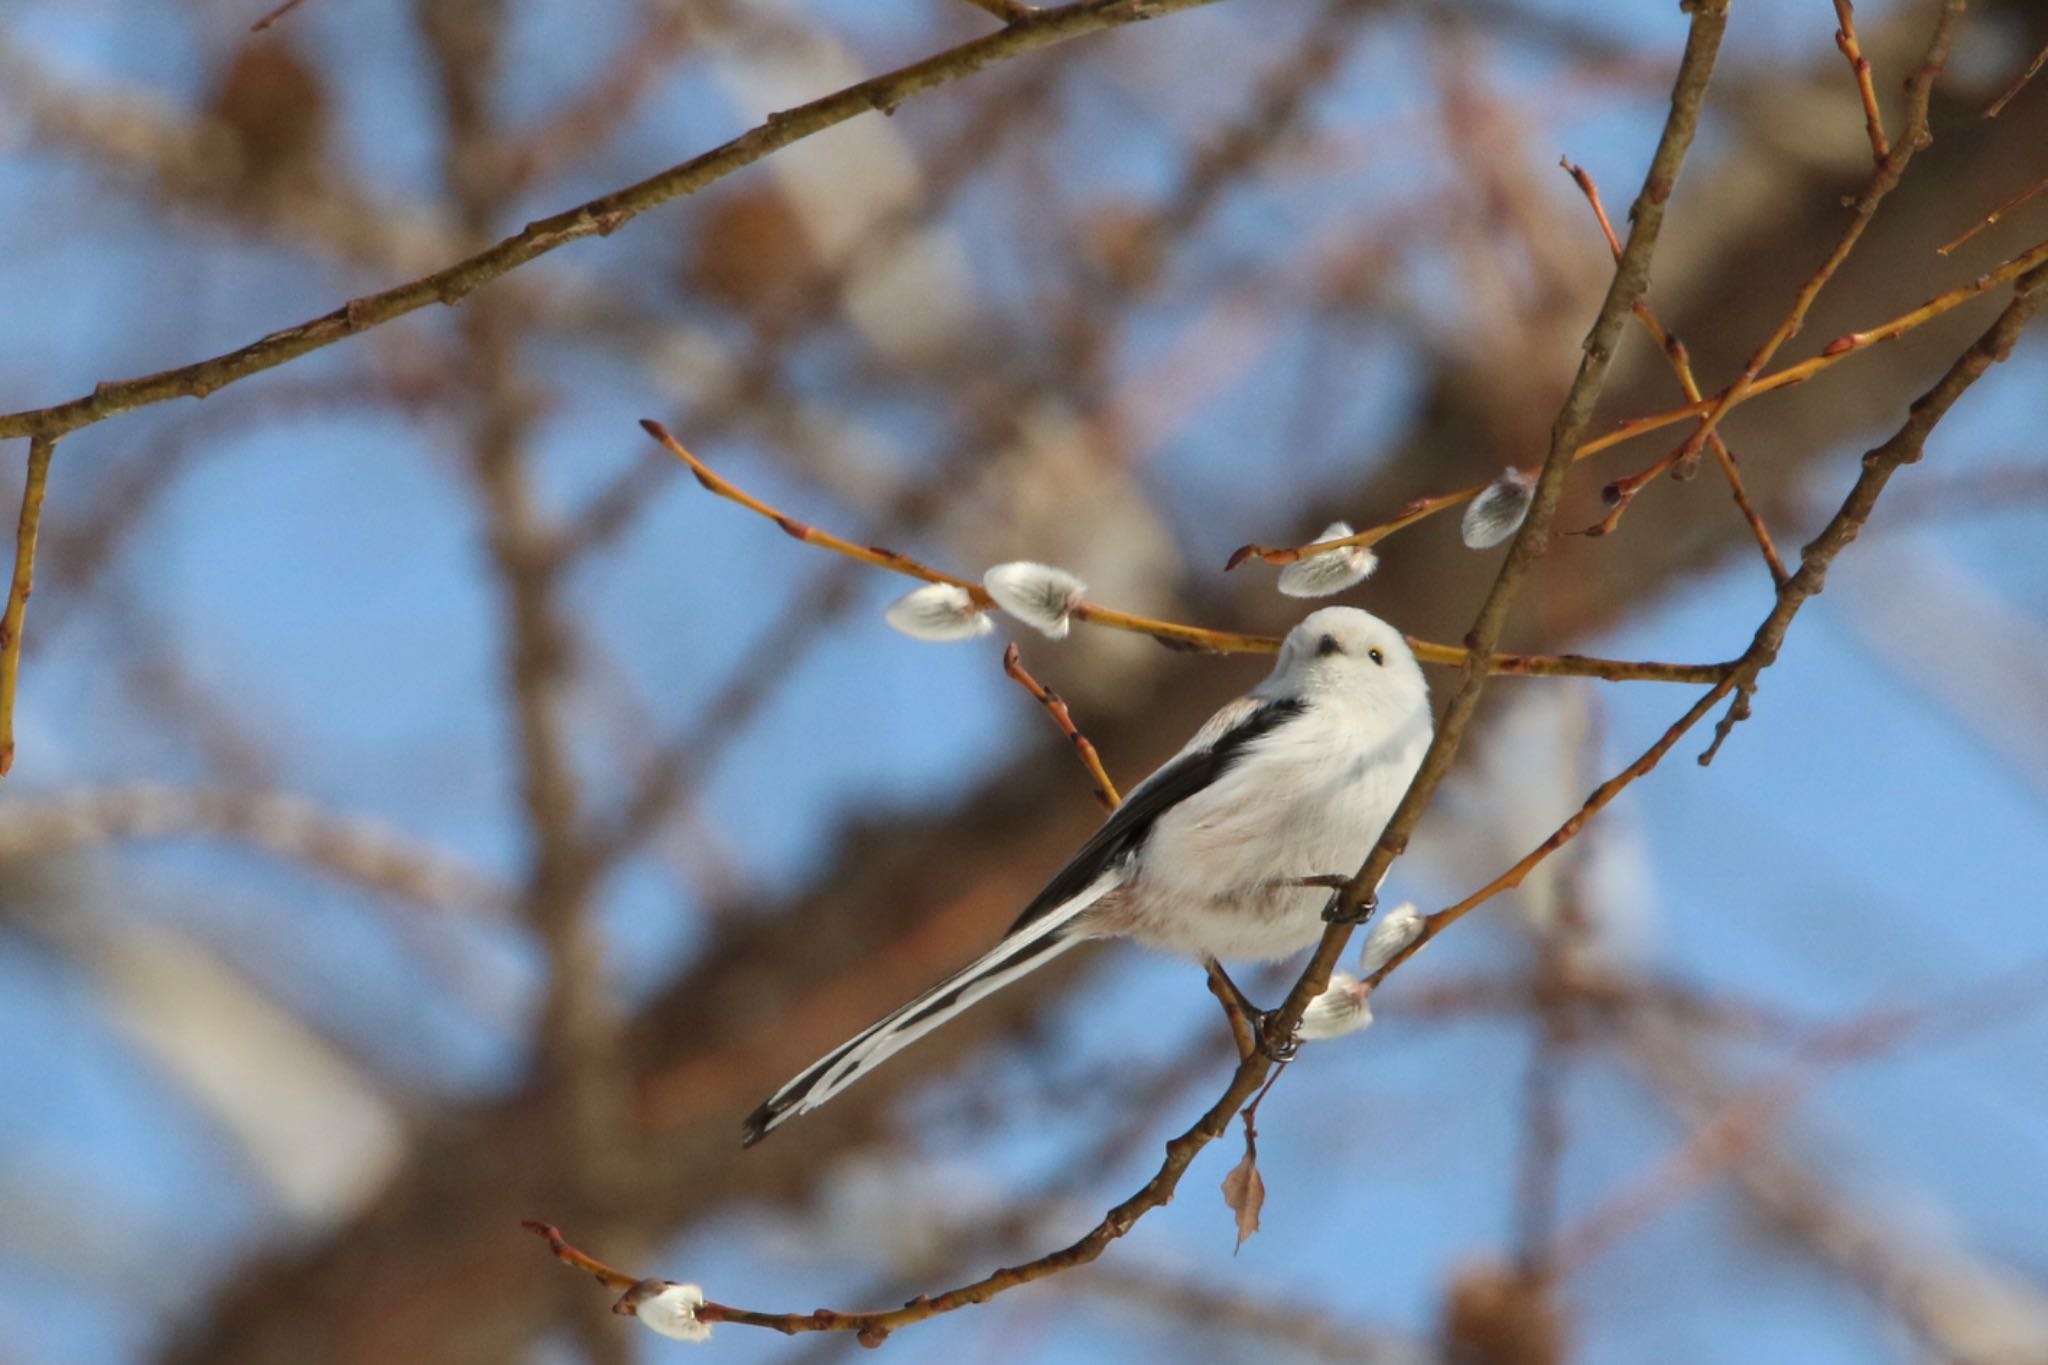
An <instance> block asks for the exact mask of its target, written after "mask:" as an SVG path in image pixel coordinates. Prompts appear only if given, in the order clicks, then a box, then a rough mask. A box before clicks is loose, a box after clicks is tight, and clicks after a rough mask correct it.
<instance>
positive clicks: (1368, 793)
mask: <svg viewBox="0 0 2048 1365" xmlns="http://www.w3.org/2000/svg"><path fill="white" fill-rule="evenodd" d="M1431 729H1432V718H1431V715H1430V709H1429V689H1428V685H1427V684H1426V683H1425V682H1424V681H1423V678H1422V670H1421V669H1420V668H1419V667H1417V666H1416V663H1415V656H1414V655H1413V654H1411V653H1409V651H1408V645H1407V643H1406V642H1405V641H1404V640H1403V639H1402V638H1401V633H1400V632H1399V631H1397V630H1395V629H1394V628H1393V627H1392V626H1389V625H1388V624H1387V623H1386V622H1384V621H1382V620H1380V619H1379V618H1378V617H1376V616H1372V615H1370V614H1368V613H1366V612H1363V611H1360V610H1358V609H1357V608H1355V607H1325V608H1323V609H1322V610H1320V611H1317V612H1313V613H1311V614H1310V615H1309V616H1308V617H1306V618H1305V619H1303V621H1302V622H1301V623H1300V624H1299V625H1297V626H1296V627H1295V628H1294V629H1293V630H1291V631H1289V632H1288V633H1287V639H1286V640H1285V641H1284V642H1282V644H1281V646H1280V656H1279V658H1278V659H1277V660H1276V661H1275V662H1274V665H1273V671H1272V672H1271V673H1270V674H1268V675H1267V676H1266V679H1265V681H1264V682H1262V683H1260V684H1259V685H1258V686H1257V687H1255V688H1253V689H1252V691H1251V692H1250V693H1249V694H1247V695H1246V696H1243V697H1240V698H1238V699H1237V700H1236V701H1233V702H1231V703H1229V704H1228V705H1226V706H1224V707H1223V709H1222V710H1220V711H1218V712H1217V713H1216V714H1215V715H1214V716H1212V717H1210V718H1209V722H1208V724H1206V725H1204V726H1203V727H1202V728H1201V729H1200V730H1198V731H1196V732H1195V737H1194V738H1193V739H1191V740H1189V741H1188V742H1187V745H1186V747H1184V748H1183V749H1182V750H1181V751H1180V752H1179V753H1178V754H1176V755H1174V757H1173V758H1172V759H1171V760H1170V761H1169V762H1167V763H1166V764H1165V766H1163V767H1161V768H1160V769H1159V770H1158V771H1157V772H1154V773H1153V774H1152V775H1151V776H1150V777H1147V778H1146V779H1145V780H1144V781H1143V782H1140V783H1139V784H1138V785H1137V786H1135V787H1133V788H1132V789H1131V791H1130V793H1129V794H1128V795H1127V796H1126V797H1125V798H1124V801H1123V804H1122V805H1120V806H1118V807H1117V808H1116V810H1115V811H1113V812H1112V813H1111V814H1110V817H1109V819H1108V821H1107V822H1105V823H1104V824H1103V826H1102V828H1101V829H1099V830H1097V831H1096V832H1095V835H1094V837H1093V838H1091V839H1090V840H1089V841H1088V842H1087V843H1086V844H1085V845H1083V846H1082V848H1081V851H1080V852H1079V853H1077V854H1076V855H1074V859H1073V861H1072V862H1070V863H1068V864H1067V866H1066V867H1065V868H1064V869H1063V870H1062V871H1061V872H1060V874H1059V875H1058V876H1056V877H1054V878H1053V879H1052V881H1051V883H1050V884H1048V885H1047V886H1046V888H1045V890H1043V891H1041V892H1039V894H1038V896H1037V898H1036V899H1035V900H1033V901H1032V902H1031V904H1030V905H1028V906H1026V907H1025V909H1024V913H1023V914H1022V915H1020V916H1018V918H1017V922H1016V923H1015V924H1012V925H1011V926H1010V930H1009V932H1008V933H1007V934H1005V935H1003V938H1002V941H1001V942H999V943H998V944H996V946H995V947H994V948H992V949H990V950H989V951H988V952H987V953H984V954H983V955H982V956H981V957H980V958H978V959H976V960H975V961H974V962H973V963H971V964H970V965H968V966H967V967H964V968H962V969H961V970H960V971H958V972H955V973H954V974H953V975H952V976H950V977H947V978H946V979H945V980H944V981H942V982H940V983H939V984H938V985H936V986H934V987H932V988H931V989H930V990H928V991H926V992H925V993H924V994H923V995H920V996H919V997H918V998H917V999H915V1000H913V1001H911V1002H910V1003H909V1004H907V1005H905V1006H903V1007H902V1008H901V1009H899V1010H897V1011H895V1012H894V1013H893V1014H890V1015H888V1016H887V1017H886V1018H883V1019H882V1020H880V1021H878V1022H877V1023H875V1024H873V1025H872V1026H870V1027H869V1028H866V1029H863V1030H862V1031H861V1032H860V1033H858V1034H856V1035H854V1036H853V1037H852V1038H850V1039H848V1040H847V1041H846V1042H844V1043H842V1044H840V1045H839V1046H838V1047H836V1048H834V1049H833V1050H832V1051H830V1052H828V1053H826V1054H825V1055H824V1056H823V1057H821V1058H819V1059H818V1060H817V1061H816V1062H814V1063H812V1064H811V1065H810V1066H808V1067H806V1068H805V1069H804V1070H803V1071H802V1072H801V1073H799V1074H798V1075H797V1076H796V1077H795V1078H794V1079H792V1080H791V1081H790V1082H789V1083H788V1084H787V1085H784V1086H783V1087H782V1088H781V1089H780V1090H778V1091H776V1092H775V1093H774V1094H773V1095H771V1096H770V1097H769V1098H768V1099H767V1101H766V1102H765V1103H763V1104H762V1105H761V1107H760V1108H758V1109H756V1110H755V1111H754V1112H753V1113H752V1114H751V1115H749V1116H748V1118H747V1121H746V1124H745V1128H744V1130H743V1135H744V1141H745V1143H746V1145H748V1146H752V1145H753V1144H754V1143H756V1142H758V1141H760V1140H761V1138H762V1137H764V1136H765V1135H766V1134H768V1133H769V1132H771V1131H773V1130H774V1129H775V1128H776V1127H778V1126H779V1125H781V1124H782V1123H783V1122H784V1121H786V1120H788V1119H789V1118H791V1117H793V1116H794V1115H797V1114H802V1113H807V1112H809V1111H810V1110H812V1109H815V1108H817V1107H818V1106H819V1105H821V1104H823V1103H825V1102H826V1101H827V1100H829V1099H831V1098H832V1097H833V1096H834V1095H837V1094H838V1093H839V1092H840V1091H842V1090H844V1089H845V1088H846V1087H847V1086H849V1085H851V1084H852V1083H853V1082H854V1081H856V1080H858V1079H859V1078H860V1077H861V1076H863V1075H865V1074H867V1072H868V1071H870V1070H872V1069H873V1068H874V1067H875V1066H877V1065H879V1064H880V1063H881V1062H882V1061H884V1060H885V1059H887V1058H888V1057H890V1056H892V1055H894V1054H895V1053H896V1052H897V1051H898V1050H899V1049H901V1048H903V1047H904V1046H906V1045H907V1044H909V1043H912V1042H914V1041H916V1040H917V1039H919V1038H921V1037H923V1036H924V1035H925V1034H927V1033H929V1032H931V1031H932V1030H933V1029H935V1028H937V1027H938V1026H939V1025H941V1024H943V1023H945V1022H946V1021H947V1020H949V1019H951V1018H953V1017H954V1016H955V1015H957V1014H959V1013H961V1012H962V1011H964V1010H966V1009H967V1008H968V1007H969V1006H970V1005H972V1004H974V1003H975V1002H976V1001H978V1000H980V999H982V998H983V997H985V996H987V995H990V994H992V993H993V992H994V991H996V990H997V989H999V988H1001V987H1003V986H1006V985H1008V984H1009V983H1010V982H1012V981H1015V980H1016V979H1017V978H1018V977H1020V976H1023V975H1024V974H1025V973H1027V972H1030V971H1033V970H1035V969H1037V968H1039V967H1042V966H1044V965H1045V964H1046V963H1048V962H1050V961H1051V960H1052V959H1053V958H1055V957H1057V956H1059V955H1060V954H1061V953H1063V952H1065V951H1066V950H1067V949H1069V948H1072V947H1073V946H1075V945H1076V944H1078V943H1081V942H1083V941H1085V940H1087V939H1091V938H1107V937H1124V938H1131V939H1135V940H1137V941H1138V942H1139V943H1142V944H1144V945H1145V946H1147V947H1151V948H1158V949H1162V950H1164V951H1167V952H1173V953H1185V954H1190V955H1192V956H1194V957H1196V958H1199V959H1202V960H1205V961H1206V960H1209V959H1214V958H1251V959H1257V960H1269V959H1273V958H1279V957H1285V956H1287V955H1288V954H1290V953H1294V952H1298V951H1300V950H1301V949H1303V948H1306V947H1308V946H1309V945H1311V944H1313V943H1314V942H1316V940H1317V939H1318V938H1319V937H1321V934H1322V930H1323V926H1324V920H1323V909H1324V906H1325V905H1326V904H1327V903H1328V902H1329V900H1330V891H1329V890H1328V884H1329V883H1330V882H1331V881H1332V880H1333V879H1342V878H1345V877H1348V876H1349V875H1350V874H1351V873H1353V872H1354V871H1356V869H1357V868H1358V866H1359V864H1361V863H1362V862H1364V861H1365V856H1366V854H1367V853H1368V852H1369V851H1370V850H1371V848H1372V846H1373V844H1374V843H1375V842H1376V841H1377V840H1378V839H1379V836H1380V833H1381V831H1382V830H1383V829H1385V827H1386V823H1387V821H1388V820H1389V819H1390V818H1391V817H1392V816H1393V813H1394V807H1395V806H1396V805H1397V804H1399V802H1400V800H1401V796H1402V793H1404V792H1405V791H1407V789H1408V784H1409V782H1410V780H1411V779H1413V777H1414V776H1415V770H1416V768H1417V767H1418V766H1420V764H1421V762H1422V755H1423V751H1424V750H1425V749H1427V748H1428V747H1429V740H1430V734H1431Z"/></svg>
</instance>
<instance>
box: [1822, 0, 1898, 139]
mask: <svg viewBox="0 0 2048 1365" xmlns="http://www.w3.org/2000/svg"><path fill="white" fill-rule="evenodd" d="M1835 17H1836V19H1837V20H1838V21H1839V22H1840V23H1841V27H1840V28H1838V29H1836V30H1835V46H1836V47H1838V48H1840V49H1841V50H1842V55H1843V56H1844V57H1847V58H1848V59H1849V70H1850V72H1851V73H1852V74H1854V76H1855V77H1856V93H1857V95H1858V96H1859V97H1860V98H1861V99H1862V101H1863V123H1864V127H1865V129H1866V130H1867V131H1868V132H1869V133H1870V156H1871V159H1872V160H1874V161H1875V162H1877V164H1878V165H1880V166H1882V165H1883V164H1884V159H1885V158H1886V157H1888V156H1890V155H1891V154H1892V149H1891V144H1890V143H1888V142H1886V141H1885V137H1884V115H1883V114H1881V113H1879V112H1878V108H1877V90H1876V88H1875V87H1874V86H1872V84H1871V81H1870V59H1869V58H1868V57H1865V56H1864V55H1863V46H1862V44H1860V43H1858V42H1857V41H1856V5H1855V0H1835Z"/></svg>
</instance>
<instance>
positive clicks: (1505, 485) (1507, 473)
mask: <svg viewBox="0 0 2048 1365" xmlns="http://www.w3.org/2000/svg"><path fill="white" fill-rule="evenodd" d="M1535 496H1536V476H1535V475H1534V474H1530V473H1527V472H1525V471H1523V470H1520V469H1515V468H1513V467H1512V466H1511V467H1509V468H1507V469H1503V470H1502V471H1501V472H1500V477H1499V478H1497V479H1495V480H1494V481H1493V482H1492V483H1490V484H1488V485H1486V490H1485V491H1484V492H1482V493H1481V494H1480V495H1479V496H1478V497H1476V498H1474V499H1472V501H1471V502H1469V503H1467V504H1466V506H1465V519H1464V522H1463V523H1462V525H1461V527H1460V529H1461V530H1462V531H1463V533H1464V536H1465V544H1466V545H1467V546H1468V547H1469V548H1471V549H1474V550H1490V549H1492V548H1493V547H1494V546H1496V545H1498V544H1500V543H1501V542H1502V541H1503V540H1506V539H1507V538H1508V537H1509V536H1511V535H1513V534H1514V533H1515V532H1516V531H1518V530H1520V529H1521V526H1522V519H1523V518H1524V517H1526V516H1528V515H1529V503H1530V502H1531V501H1532V500H1533V499H1534V498H1535Z"/></svg>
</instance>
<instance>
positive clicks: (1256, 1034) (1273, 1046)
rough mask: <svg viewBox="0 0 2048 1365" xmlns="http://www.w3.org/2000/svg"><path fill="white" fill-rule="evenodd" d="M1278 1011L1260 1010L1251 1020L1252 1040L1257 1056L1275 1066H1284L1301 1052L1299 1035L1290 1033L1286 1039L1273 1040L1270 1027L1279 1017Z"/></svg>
mask: <svg viewBox="0 0 2048 1365" xmlns="http://www.w3.org/2000/svg"><path fill="white" fill-rule="evenodd" d="M1279 1013H1280V1012H1279V1011H1278V1010H1260V1011H1258V1013H1257V1014H1255V1015H1254V1016H1253V1017H1252V1019H1251V1025H1252V1038H1253V1040H1254V1042H1255V1043H1256V1045H1257V1047H1258V1049H1259V1055H1260V1056H1261V1057H1264V1058H1265V1059H1266V1060H1267V1061H1269V1062H1272V1063H1273V1064H1274V1065H1275V1066H1285V1065H1287V1064H1288V1063H1289V1062H1291V1061H1293V1060H1294V1059H1295V1057H1296V1056H1298V1055H1299V1054H1300V1052H1301V1035H1300V1034H1299V1033H1290V1034H1288V1036H1287V1037H1286V1038H1284V1039H1283V1038H1275V1037H1274V1036H1273V1029H1272V1025H1273V1022H1274V1020H1275V1019H1277V1018H1278V1017H1279Z"/></svg>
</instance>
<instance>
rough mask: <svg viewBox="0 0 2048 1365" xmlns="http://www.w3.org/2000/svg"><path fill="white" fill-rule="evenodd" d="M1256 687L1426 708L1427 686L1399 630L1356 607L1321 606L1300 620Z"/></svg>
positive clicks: (1405, 709) (1398, 708) (1395, 708)
mask: <svg viewBox="0 0 2048 1365" xmlns="http://www.w3.org/2000/svg"><path fill="white" fill-rule="evenodd" d="M1259 690H1260V691H1261V692H1263V693H1266V694H1267V695H1271V696H1297V697H1301V698H1303V699H1305V700H1308V701H1315V700H1318V699H1319V698H1322V697H1332V698H1339V697H1341V698H1349V699H1357V700H1363V701H1369V702H1371V703H1373V704H1375V707H1376V709H1377V708H1384V709H1385V710H1386V711H1388V712H1389V713H1390V714H1395V715H1401V714H1407V713H1409V712H1412V711H1415V710H1423V711H1426V710H1427V708H1428V706H1429V684H1428V683H1426V682H1425V681H1423V677H1422V669H1421V667H1420V666H1419V665H1418V664H1417V663H1416V662H1415V655H1414V654H1413V653H1411V652H1410V651H1409V649H1408V642H1407V641H1406V640H1404V639H1402V638H1401V632H1400V631H1398V630H1395V629H1394V628H1393V627H1392V626H1390V625H1388V624H1387V623H1386V622H1385V621H1382V620H1380V618H1379V617H1377V616H1374V615H1373V614H1372V613H1370V612H1365V611H1360V610H1359V609H1358V608H1356V607H1324V608H1323V609H1322V610H1320V611H1313V612H1310V613H1309V614H1308V615H1307V616H1306V617H1304V618H1302V621H1301V623H1300V624H1299V625H1297V626H1296V627H1295V628H1294V629H1293V630H1290V631H1288V632H1287V638H1286V639H1285V640H1284V641H1282V642H1281V645H1280V657H1279V659H1278V660H1277V661H1275V663H1274V665H1273V672H1272V674H1271V676H1269V677H1268V678H1267V679H1266V682H1265V684H1264V685H1263V686H1262V687H1261V688H1260V689H1259Z"/></svg>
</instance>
